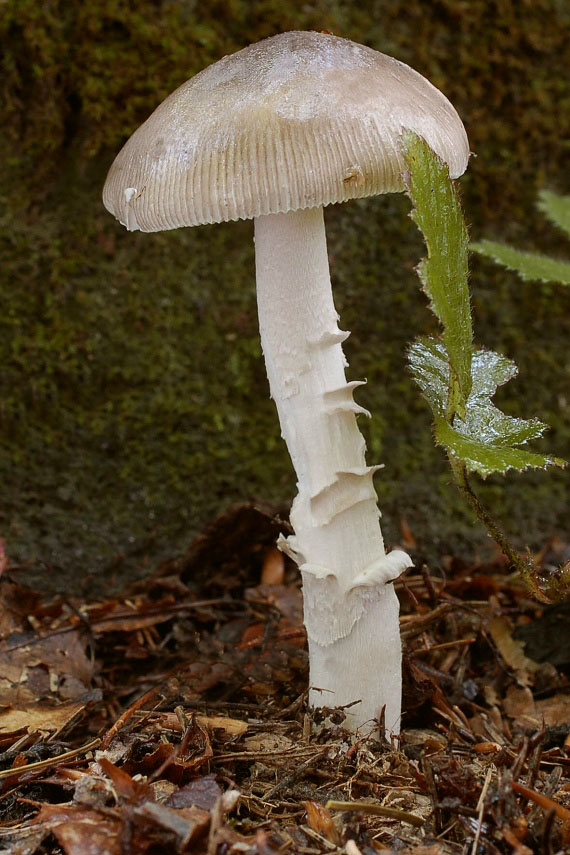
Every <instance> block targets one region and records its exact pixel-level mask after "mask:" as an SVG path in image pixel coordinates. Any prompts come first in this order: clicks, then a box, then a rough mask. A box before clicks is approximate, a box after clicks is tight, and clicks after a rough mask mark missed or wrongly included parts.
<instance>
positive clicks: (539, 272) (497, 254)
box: [471, 240, 570, 285]
mask: <svg viewBox="0 0 570 855" xmlns="http://www.w3.org/2000/svg"><path fill="white" fill-rule="evenodd" d="M471 249H472V250H473V251H474V252H478V253H479V254H480V255H485V256H486V257H487V258H491V259H492V260H493V261H496V262H497V263H498V264H502V265H503V266H504V267H507V268H508V269H509V270H514V271H515V272H516V273H518V274H519V276H520V277H521V279H524V280H530V281H533V280H535V281H536V280H540V281H541V282H561V283H562V284H563V285H570V263H569V262H567V261H558V260H557V259H556V258H549V257H548V256H546V255H540V254H539V253H536V252H523V251H522V250H520V249H515V247H512V246H507V244H504V243H496V242H495V241H492V240H482V241H479V242H478V243H472V244H471Z"/></svg>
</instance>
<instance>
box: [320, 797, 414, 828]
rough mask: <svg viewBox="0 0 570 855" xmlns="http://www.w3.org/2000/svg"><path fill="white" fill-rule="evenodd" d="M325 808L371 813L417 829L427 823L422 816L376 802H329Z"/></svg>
mask: <svg viewBox="0 0 570 855" xmlns="http://www.w3.org/2000/svg"><path fill="white" fill-rule="evenodd" d="M325 807H326V809H327V810H342V811H358V812H359V813H369V814H373V815H374V816H386V817H388V818H389V819H397V820H399V821H400V822H407V823H408V825H415V826H417V827H419V826H420V825H423V824H424V822H425V820H424V819H422V817H421V816H416V814H415V813H410V811H407V810H398V808H390V807H383V806H382V805H377V804H375V803H374V802H364V801H362V802H336V801H328V802H327V803H326V805H325Z"/></svg>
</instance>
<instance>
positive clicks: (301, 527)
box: [255, 208, 411, 732]
mask: <svg viewBox="0 0 570 855" xmlns="http://www.w3.org/2000/svg"><path fill="white" fill-rule="evenodd" d="M255 256H256V275H257V298H258V309H259V325H260V331H261V343H262V347H263V353H264V356H265V362H266V365H267V375H268V378H269V385H270V389H271V396H272V398H273V399H274V401H275V403H276V405H277V410H278V413H279V420H280V423H281V432H282V435H283V438H284V440H285V442H286V443H287V447H288V449H289V453H290V455H291V459H292V461H293V465H294V467H295V472H296V473H297V487H298V495H297V496H296V498H295V500H294V502H293V507H292V509H291V524H292V526H293V529H294V532H295V534H294V535H292V536H291V537H289V538H287V540H284V541H283V542H282V543H281V547H282V548H283V549H284V551H286V552H287V553H288V554H289V555H291V556H292V557H293V558H294V559H295V560H296V561H297V563H298V565H299V567H300V570H301V572H302V575H303V598H304V613H305V625H306V627H307V633H308V636H309V660H310V682H311V690H310V703H311V704H312V705H313V706H327V707H334V706H341V705H345V704H351V703H353V702H355V701H358V702H359V703H357V704H356V705H355V706H354V707H352V708H351V709H350V710H349V711H348V718H347V723H348V726H349V727H350V728H351V729H356V728H360V727H364V728H365V729H368V730H369V729H371V728H373V726H374V722H373V720H374V719H375V718H378V716H379V715H380V713H381V710H382V708H383V707H384V706H385V708H386V719H385V720H386V725H387V727H388V729H390V730H392V731H393V732H397V731H398V729H399V720H400V702H401V700H400V699H401V648H400V635H399V625H398V600H397V597H396V594H395V592H394V588H393V585H391V584H388V583H389V580H390V579H394V578H395V577H396V576H398V575H399V574H400V573H401V572H402V570H403V569H404V568H405V567H408V566H410V564H411V561H410V559H409V557H408V556H407V555H406V554H405V553H403V552H399V551H394V552H391V553H390V554H389V555H386V553H385V550H384V543H383V540H382V533H381V531H380V522H379V517H380V512H379V510H378V506H377V497H376V493H375V491H374V486H373V484H372V477H373V475H374V472H375V471H376V470H377V469H378V468H379V467H377V466H367V465H366V460H365V443H364V439H363V437H362V435H361V433H360V431H359V430H358V426H357V424H356V415H357V414H358V413H363V414H366V415H368V413H366V411H365V410H364V409H363V408H362V407H360V406H359V405H358V404H356V403H355V402H354V400H353V396H352V394H353V390H354V388H355V387H356V386H359V385H361V383H360V382H352V383H347V382H346V377H345V368H346V365H347V363H346V359H345V357H344V354H343V352H342V346H341V344H342V342H343V341H344V340H345V339H346V338H347V336H348V333H346V332H342V331H341V330H339V328H338V324H337V322H338V315H337V313H336V310H335V307H334V303H333V298H332V289H331V282H330V275H329V265H328V256H327V247H326V237H325V227H324V219H323V209H322V208H310V209H306V210H301V211H296V212H293V213H286V214H269V215H267V216H263V217H258V218H256V220H255Z"/></svg>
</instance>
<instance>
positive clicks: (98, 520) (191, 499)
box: [0, 0, 570, 592]
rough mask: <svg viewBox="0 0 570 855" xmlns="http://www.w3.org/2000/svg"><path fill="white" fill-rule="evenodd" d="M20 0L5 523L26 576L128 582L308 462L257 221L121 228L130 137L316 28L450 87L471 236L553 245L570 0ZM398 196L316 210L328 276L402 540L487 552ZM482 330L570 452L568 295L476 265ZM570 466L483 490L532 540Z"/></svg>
mask: <svg viewBox="0 0 570 855" xmlns="http://www.w3.org/2000/svg"><path fill="white" fill-rule="evenodd" d="M360 6H361V4H360V3H356V2H354V0H344V2H343V0H316V2H313V3H311V4H301V3H293V2H279V1H278V0H250V2H246V0H214V2H208V3H198V2H194V0H137V2H136V3H134V2H127V0H98V2H96V3H93V4H86V3H84V2H83V0H46V2H42V3H38V2H37V0H5V2H4V3H2V12H1V15H0V57H1V59H0V63H1V83H0V85H1V88H2V104H3V108H2V109H3V112H4V115H3V117H2V118H3V121H2V128H3V133H2V138H1V143H0V145H1V147H2V152H1V153H2V164H3V166H2V174H1V176H0V177H1V184H0V194H1V195H0V202H1V208H2V209H1V213H0V219H1V224H0V225H1V228H0V266H1V272H0V277H1V278H0V301H1V305H0V309H1V314H0V363H1V365H2V371H1V375H0V442H1V452H0V481H1V485H2V487H1V494H2V495H1V506H0V537H1V538H3V539H4V540H5V541H6V547H7V551H8V553H9V554H10V556H11V558H12V560H13V561H16V562H20V563H23V564H25V565H26V568H27V571H26V578H27V579H29V580H30V581H36V582H37V581H38V580H41V584H43V585H44V586H51V587H53V588H59V589H60V590H62V589H64V588H67V589H68V590H75V591H77V592H79V591H81V590H87V589H93V586H94V585H95V586H101V585H102V584H106V585H114V584H119V583H120V582H121V581H122V580H124V579H125V578H126V577H127V575H132V574H142V573H145V572H148V571H149V570H150V569H152V567H153V566H154V565H155V564H156V563H157V561H158V560H160V558H161V557H163V556H167V555H168V556H172V555H175V554H177V553H178V552H180V551H182V550H184V548H185V547H186V545H187V544H188V542H189V541H190V539H191V537H192V536H193V534H195V533H196V531H197V530H199V528H200V527H201V526H202V525H203V524H204V523H205V522H206V521H207V520H208V519H209V518H211V517H212V516H213V515H214V514H216V513H217V512H219V511H221V510H223V509H224V508H226V507H227V506H229V505H230V504H231V503H233V502H235V501H237V500H240V499H248V498H257V499H260V500H263V501H266V502H276V503H284V502H287V501H288V500H290V498H291V497H292V496H293V494H294V476H293V473H292V471H291V467H290V463H289V460H288V457H287V454H286V451H285V449H284V446H283V444H282V441H281V440H280V437H279V427H278V424H277V419H276V415H275V412H274V410H273V405H272V403H271V401H270V400H269V399H268V388H267V382H266V380H265V372H264V367H263V363H262V359H261V353H260V347H259V342H258V331H257V319H256V309H255V291H254V269H253V246H252V225H251V223H244V222H240V223H230V224H224V225H219V226H207V227H202V228H196V229H182V230H178V231H175V232H168V233H163V234H156V235H145V234H140V233H134V234H129V233H127V232H126V231H125V230H124V229H122V227H121V226H119V224H118V223H116V222H115V221H114V220H113V218H112V217H111V216H110V215H109V214H107V213H106V211H105V210H104V209H103V207H102V204H101V202H100V195H101V188H102V185H103V182H104V178H105V174H106V170H107V169H108V167H109V166H110V164H111V162H112V160H113V157H114V155H115V154H116V152H117V151H118V150H119V148H120V146H121V144H122V143H123V142H124V141H125V139H126V138H127V137H128V136H129V134H131V133H132V131H134V130H135V128H136V127H137V126H138V125H139V124H140V123H141V122H142V121H143V120H144V119H145V118H146V116H147V115H148V114H149V113H150V112H151V111H152V110H153V109H154V107H155V106H156V105H157V104H158V103H159V102H160V101H161V100H162V99H163V98H164V97H165V96H166V95H167V94H168V93H169V92H170V91H171V90H172V89H174V88H175V87H176V86H178V85H179V84H180V83H182V82H183V81H184V80H186V79H187V78H188V77H190V76H191V75H192V74H194V73H195V72H196V71H198V70H199V69H201V68H202V67H204V66H205V65H207V64H209V63H211V62H213V61H215V60H216V59H218V58H219V57H221V56H222V55H224V54H226V53H230V52H233V51H235V50H237V49H239V48H241V47H243V46H245V45H246V44H248V43H250V42H253V41H256V40H258V39H260V38H263V37H265V36H269V35H273V34H275V33H277V32H280V31H284V30H288V29H317V30H322V29H327V30H330V31H332V32H334V33H336V34H338V35H342V36H345V37H348V38H351V39H354V40H355V41H358V42H361V43H364V44H367V45H370V46H371V47H373V48H375V49H377V50H381V51H383V52H385V53H389V54H392V55H393V56H395V57H397V58H398V59H400V60H403V61H404V62H406V63H408V64H410V65H412V66H413V67H414V68H416V69H417V70H418V71H420V72H421V73H422V74H424V75H426V76H427V77H428V78H429V79H430V80H431V81H432V82H433V83H434V84H435V85H436V86H438V87H439V88H441V89H442V90H443V91H444V92H445V93H446V95H447V96H448V97H449V98H450V100H451V101H452V102H453V103H454V105H455V106H456V108H457V109H458V111H459V113H460V115H461V116H462V118H463V120H464V122H465V124H466V127H467V130H468V134H469V138H470V142H471V147H472V150H473V151H474V152H475V154H476V157H474V158H472V160H471V164H470V168H469V171H468V173H467V175H466V176H465V177H464V178H463V179H462V182H461V186H462V193H463V199H464V205H465V209H466V214H467V218H468V220H469V221H470V223H471V233H472V235H473V236H474V237H477V238H479V237H482V236H487V237H494V238H499V239H504V240H509V241H511V242H513V243H516V244H517V245H519V246H524V247H526V248H529V249H533V248H534V249H538V248H540V249H542V250H544V251H547V252H550V253H552V254H563V253H564V251H565V250H567V246H565V244H564V239H563V236H562V235H561V234H558V233H556V232H555V230H554V229H552V228H551V227H549V226H548V225H547V224H546V222H545V221H544V219H543V218H542V217H541V216H540V215H539V214H538V213H537V212H536V210H535V208H534V201H535V196H536V191H537V189H538V188H540V187H542V186H548V187H551V188H552V189H555V190H558V191H560V192H563V193H568V192H570V184H569V181H570V178H569V168H568V167H569V165H570V143H569V137H570V82H569V78H568V68H569V66H570V35H569V33H570V6H569V5H568V3H567V2H566V0H511V2H509V0H494V2H492V0H477V2H475V0H474V2H463V0H448V2H445V0H440V2H422V0H375V2H374V0H373V2H371V3H369V4H368V7H367V9H366V10H364V9H363V8H360ZM408 212H409V203H408V201H407V199H406V198H405V197H403V196H391V197H384V198H378V199H371V200H366V201H359V202H352V203H350V204H346V205H343V206H335V207H331V208H330V209H328V211H327V224H328V235H329V248H330V256H331V268H332V276H333V282H334V286H335V293H336V295H337V305H338V308H339V311H340V313H341V318H342V326H343V328H345V329H350V330H352V331H353V333H352V336H351V338H350V339H349V341H348V342H347V345H346V351H347V354H348V357H349V360H350V363H351V367H350V377H351V378H352V379H356V378H361V377H367V378H368V385H367V386H366V387H365V388H364V389H363V390H362V391H361V393H360V394H359V401H360V402H361V403H362V404H363V405H364V406H365V407H368V408H369V409H371V410H372V412H373V415H374V418H373V419H372V421H371V422H369V423H364V424H363V425H362V427H363V430H364V431H365V433H366V436H367V441H368V446H369V460H370V461H371V462H377V461H379V460H380V461H384V462H385V463H386V464H387V465H386V469H385V470H384V471H383V472H382V473H380V474H379V475H378V477H377V481H376V484H377V489H378V492H379V495H380V503H381V506H382V508H383V511H384V524H383V527H384V530H385V533H386V539H387V541H388V543H394V542H396V541H397V540H398V538H399V536H400V526H401V521H402V520H403V519H405V520H406V521H407V523H408V525H409V526H410V528H411V530H412V532H413V534H414V535H415V537H416V540H417V541H418V545H419V547H420V549H421V550H422V551H423V552H424V553H425V554H426V555H427V556H429V557H431V558H432V559H434V560H437V559H438V558H439V557H440V556H441V555H442V554H443V553H450V552H452V553H455V554H463V555H471V556H473V555H474V554H475V553H476V552H477V551H479V550H481V549H482V548H484V547H485V545H486V544H487V543H488V539H487V538H486V536H485V533H484V532H483V531H482V529H481V528H480V527H479V526H478V525H476V524H475V523H474V522H473V520H472V518H471V515H470V512H469V511H468V510H467V509H466V508H464V507H463V505H462V504H461V501H460V499H459V497H458V495H457V494H456V491H455V489H454V487H453V485H452V484H451V483H450V476H449V473H448V471H447V469H446V466H445V461H444V458H443V455H442V453H441V451H439V450H436V449H435V448H434V446H433V442H432V438H431V429H430V414H429V411H428V407H427V405H426V404H425V403H424V402H423V401H422V399H421V398H420V395H419V393H418V390H417V388H416V387H415V385H414V383H413V381H412V380H411V378H410V376H409V373H408V371H407V368H406V363H405V350H406V345H407V343H408V342H409V341H410V340H411V339H412V338H413V337H414V336H416V335H417V334H420V333H425V332H431V331H433V330H434V320H433V318H432V316H431V314H430V312H429V311H428V310H427V308H426V305H425V299H424V298H423V296H422V295H421V294H420V292H419V283H418V280H417V277H416V275H415V273H414V270H413V268H414V265H415V264H416V263H417V261H418V259H419V258H420V257H421V254H422V252H423V246H422V242H421V238H420V236H419V233H418V232H417V231H416V230H415V228H414V227H413V225H412V223H411V222H410V220H409V218H408ZM472 270H473V272H472V292H473V306H474V312H475V329H476V338H477V341H478V343H479V344H482V345H486V346H488V347H492V348H494V349H497V350H500V351H502V352H504V353H506V354H507V355H509V356H510V357H512V358H514V359H515V361H516V362H517V364H518V365H519V368H520V376H519V378H518V379H517V380H516V381H514V382H512V383H511V384H510V385H509V386H508V387H506V388H505V389H504V390H503V391H502V392H501V393H500V399H501V400H500V403H501V406H503V407H504V409H505V410H506V411H508V412H510V413H512V414H516V415H521V416H524V417H531V416H533V415H538V416H540V417H541V418H543V419H544V420H545V421H547V422H548V423H549V424H550V425H551V426H552V430H551V431H550V433H549V434H548V436H547V438H546V440H544V441H543V443H542V446H543V447H545V448H548V449H549V450H551V451H552V452H555V453H556V454H558V455H560V456H565V457H570V424H569V421H570V420H569V413H570V401H569V399H568V376H569V362H568V340H569V338H570V311H569V308H570V295H569V294H568V290H567V289H563V288H562V287H556V286H545V285H537V284H532V283H531V284H522V283H521V282H519V280H518V279H517V278H516V277H515V276H514V275H511V274H509V273H506V272H505V271H503V270H500V269H499V268H495V267H494V266H493V265H492V264H490V263H486V262H483V261H480V260H479V259H477V258H473V268H472ZM568 484H569V480H568V475H567V474H565V473H563V472H553V473H544V472H539V473H534V474H529V473H525V474H523V475H511V476H509V477H507V478H506V479H497V480H494V479H491V480H489V482H487V483H486V484H485V485H483V486H482V492H483V494H484V495H485V497H486V498H487V500H488V501H489V502H490V503H491V505H492V507H493V509H494V510H495V511H496V513H497V515H499V516H500V517H501V518H502V519H503V521H504V524H505V526H506V527H507V528H508V529H509V530H510V531H511V532H513V533H514V534H515V536H516V537H517V538H518V541H519V542H520V543H521V544H523V543H530V544H531V545H532V546H539V545H542V544H543V543H544V542H545V541H546V539H547V538H548V537H549V536H551V535H552V534H555V533H557V534H559V535H561V536H564V535H567V534H568V525H567V524H568V498H569V496H568V493H569V487H568Z"/></svg>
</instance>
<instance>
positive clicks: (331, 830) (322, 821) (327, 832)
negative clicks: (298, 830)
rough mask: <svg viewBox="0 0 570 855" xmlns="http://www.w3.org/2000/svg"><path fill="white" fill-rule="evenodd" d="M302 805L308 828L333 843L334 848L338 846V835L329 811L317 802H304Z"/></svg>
mask: <svg viewBox="0 0 570 855" xmlns="http://www.w3.org/2000/svg"><path fill="white" fill-rule="evenodd" d="M304 805H305V810H306V811H307V823H308V825H309V828H312V829H313V831H316V832H317V833H318V834H321V835H322V836H323V837H324V838H326V839H327V840H328V841H330V842H331V843H334V844H335V846H340V844H341V838H340V834H339V831H338V828H337V827H336V825H335V823H334V819H333V817H332V814H331V813H330V811H329V810H327V808H326V807H325V806H324V805H322V804H320V803H319V802H304Z"/></svg>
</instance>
